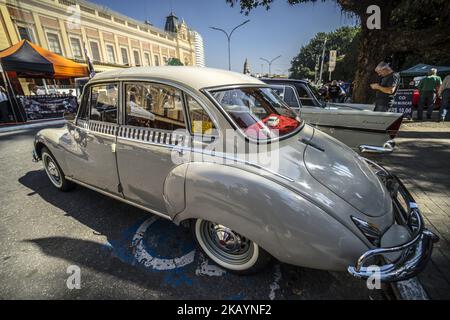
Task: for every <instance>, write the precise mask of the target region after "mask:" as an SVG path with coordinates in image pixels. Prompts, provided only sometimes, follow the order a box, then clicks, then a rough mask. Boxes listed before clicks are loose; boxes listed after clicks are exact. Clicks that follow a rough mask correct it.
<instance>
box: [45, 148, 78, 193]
mask: <svg viewBox="0 0 450 320" xmlns="http://www.w3.org/2000/svg"><path fill="white" fill-rule="evenodd" d="M41 158H42V163H43V164H44V169H45V172H46V173H47V176H48V178H49V180H50V182H51V183H52V184H53V186H54V187H56V188H57V189H59V190H61V191H69V190H71V189H73V187H74V186H75V184H74V183H73V182H71V181H68V180H67V179H66V177H65V176H64V172H63V171H62V170H61V168H60V167H59V165H58V163H57V162H56V160H55V158H54V157H53V155H52V154H51V153H50V151H49V150H48V149H47V148H45V147H44V148H42V151H41Z"/></svg>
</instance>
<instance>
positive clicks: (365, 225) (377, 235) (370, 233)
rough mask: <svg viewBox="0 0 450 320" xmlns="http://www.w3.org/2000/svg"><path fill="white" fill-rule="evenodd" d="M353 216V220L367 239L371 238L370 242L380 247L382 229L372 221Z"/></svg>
mask: <svg viewBox="0 0 450 320" xmlns="http://www.w3.org/2000/svg"><path fill="white" fill-rule="evenodd" d="M351 218H352V220H353V223H354V224H355V225H356V226H357V227H358V229H359V230H361V232H362V233H363V234H364V235H365V236H366V238H367V240H369V241H370V243H372V244H373V245H374V246H376V247H379V246H380V241H381V231H380V230H379V229H378V228H377V227H376V226H374V225H373V224H372V223H369V222H366V221H364V220H361V219H359V218H356V217H353V216H352V217H351Z"/></svg>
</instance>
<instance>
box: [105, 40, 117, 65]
mask: <svg viewBox="0 0 450 320" xmlns="http://www.w3.org/2000/svg"><path fill="white" fill-rule="evenodd" d="M106 54H107V55H108V62H109V63H116V55H115V53H114V47H113V46H112V45H111V44H107V45H106Z"/></svg>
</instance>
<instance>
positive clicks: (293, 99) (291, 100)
mask: <svg viewBox="0 0 450 320" xmlns="http://www.w3.org/2000/svg"><path fill="white" fill-rule="evenodd" d="M283 100H284V102H286V103H287V104H288V105H289V106H290V107H291V108H294V109H298V108H300V104H299V102H298V99H297V96H296V95H295V91H294V89H293V88H292V87H290V86H286V87H284V97H283Z"/></svg>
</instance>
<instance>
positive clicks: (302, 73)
mask: <svg viewBox="0 0 450 320" xmlns="http://www.w3.org/2000/svg"><path fill="white" fill-rule="evenodd" d="M359 34H360V28H358V27H342V28H339V29H337V30H336V31H333V32H328V33H325V32H319V33H317V34H316V35H315V37H314V38H313V39H311V40H310V41H309V43H308V44H307V45H305V46H302V47H301V48H300V52H299V54H298V55H297V56H295V57H294V58H293V59H292V66H291V69H290V70H289V71H290V77H291V78H295V79H304V78H307V79H314V77H315V73H316V70H315V67H316V63H317V62H319V61H320V60H319V59H320V57H321V55H322V49H323V43H324V40H325V38H326V39H327V45H326V55H325V59H324V62H325V63H324V73H323V77H324V79H328V58H329V51H330V50H336V51H337V62H336V70H335V71H334V72H333V79H342V80H347V81H350V80H352V79H353V77H354V74H355V71H356V63H357V55H356V54H355V52H356V50H357V45H358V36H359Z"/></svg>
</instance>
